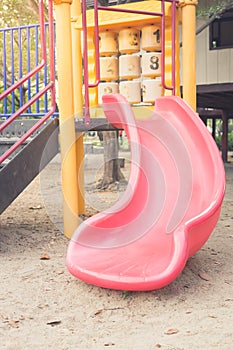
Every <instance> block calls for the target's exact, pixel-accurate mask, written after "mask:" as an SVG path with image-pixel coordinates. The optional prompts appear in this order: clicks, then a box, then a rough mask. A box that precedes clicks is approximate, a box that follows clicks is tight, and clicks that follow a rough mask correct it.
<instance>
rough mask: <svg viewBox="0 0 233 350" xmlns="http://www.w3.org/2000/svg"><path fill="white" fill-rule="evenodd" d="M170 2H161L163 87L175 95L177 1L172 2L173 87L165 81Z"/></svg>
mask: <svg viewBox="0 0 233 350" xmlns="http://www.w3.org/2000/svg"><path fill="white" fill-rule="evenodd" d="M166 1H169V0H161V6H162V13H163V16H162V34H161V40H162V85H163V87H164V89H167V90H172V94H173V95H175V85H176V83H175V80H176V69H175V64H176V49H175V40H176V3H177V0H170V1H169V2H171V3H172V86H168V85H167V84H166V81H165V24H166V23H165V16H164V13H165V2H166Z"/></svg>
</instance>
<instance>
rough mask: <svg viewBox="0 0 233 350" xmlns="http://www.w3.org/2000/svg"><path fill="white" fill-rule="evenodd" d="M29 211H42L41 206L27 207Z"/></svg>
mask: <svg viewBox="0 0 233 350" xmlns="http://www.w3.org/2000/svg"><path fill="white" fill-rule="evenodd" d="M29 209H31V210H39V209H42V206H41V205H36V206H34V207H29Z"/></svg>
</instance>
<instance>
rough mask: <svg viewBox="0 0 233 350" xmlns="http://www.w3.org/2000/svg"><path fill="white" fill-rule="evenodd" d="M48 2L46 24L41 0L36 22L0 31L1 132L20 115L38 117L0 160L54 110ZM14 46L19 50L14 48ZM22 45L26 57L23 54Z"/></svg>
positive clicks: (52, 25) (51, 40)
mask: <svg viewBox="0 0 233 350" xmlns="http://www.w3.org/2000/svg"><path fill="white" fill-rule="evenodd" d="M48 6H49V9H48V10H49V11H48V12H49V22H48V24H45V21H44V2H43V0H40V1H39V10H40V16H39V17H40V24H39V25H34V26H25V27H19V28H6V29H4V30H2V32H1V33H3V34H2V35H3V41H2V44H1V45H2V61H3V86H1V89H2V90H3V91H2V93H1V94H0V103H1V108H2V112H1V115H0V116H2V117H3V116H4V118H6V120H5V121H4V122H3V123H2V124H1V125H0V132H1V131H2V130H3V129H5V128H6V127H7V126H8V125H9V124H10V123H11V122H13V121H14V120H15V119H16V118H17V117H19V116H21V117H22V116H30V117H35V116H37V117H38V116H41V118H40V119H39V120H38V122H37V123H36V124H35V125H34V126H33V127H32V128H31V129H30V130H28V131H27V132H26V133H25V134H24V135H23V136H22V137H21V138H20V139H19V140H18V141H17V142H16V143H15V144H14V145H13V146H12V147H11V148H9V149H8V150H7V152H5V153H4V154H3V155H2V156H1V157H0V164H1V163H2V162H3V161H4V160H5V159H7V158H8V157H9V156H10V155H11V154H12V153H13V152H14V151H15V150H16V149H17V148H18V147H19V146H20V145H21V144H22V143H23V142H25V140H27V139H28V138H29V137H30V136H31V135H32V134H33V133H34V132H35V131H36V130H37V129H39V128H40V127H41V126H42V125H43V124H44V122H45V121H46V120H47V119H48V118H50V117H51V116H52V115H54V113H55V110H56V101H55V65H54V62H55V59H54V54H55V51H54V21H53V9H52V0H49V2H48ZM15 33H16V34H15ZM8 36H9V38H10V40H9V41H7V39H8ZM15 46H17V47H18V50H15ZM24 46H25V48H26V57H23V53H24V52H25V50H24V49H23V48H24ZM16 52H17V54H16ZM0 57H1V56H0Z"/></svg>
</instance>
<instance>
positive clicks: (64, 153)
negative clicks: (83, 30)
mask: <svg viewBox="0 0 233 350" xmlns="http://www.w3.org/2000/svg"><path fill="white" fill-rule="evenodd" d="M71 3H72V0H54V4H55V16H56V48H57V56H56V58H57V62H56V63H57V73H58V99H59V100H58V105H59V120H60V148H61V161H62V191H63V213H64V233H65V235H66V236H67V237H71V236H72V234H73V232H74V230H75V229H76V228H77V225H78V181H77V178H78V177H77V165H76V159H77V157H76V145H75V142H76V138H75V126H74V101H73V72H72V41H71V22H70V17H71V13H70V6H71Z"/></svg>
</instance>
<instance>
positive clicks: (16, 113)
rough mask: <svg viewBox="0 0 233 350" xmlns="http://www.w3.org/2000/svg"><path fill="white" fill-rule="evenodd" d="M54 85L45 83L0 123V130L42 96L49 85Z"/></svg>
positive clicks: (49, 87)
mask: <svg viewBox="0 0 233 350" xmlns="http://www.w3.org/2000/svg"><path fill="white" fill-rule="evenodd" d="M53 85H54V83H53V82H51V83H49V84H48V85H46V86H45V87H44V88H43V89H42V90H41V91H39V92H38V93H37V94H36V95H35V96H33V97H32V98H31V99H30V100H29V101H27V102H26V103H25V104H24V105H23V106H22V107H20V108H19V109H18V110H17V111H16V112H15V113H14V114H12V115H11V116H10V117H9V118H8V119H7V120H6V121H5V122H4V123H2V124H1V125H0V132H1V131H2V130H4V129H5V128H6V127H7V126H8V125H9V124H11V123H12V122H13V121H14V120H15V119H16V118H17V117H18V116H20V114H22V113H23V112H24V111H25V110H26V109H28V107H30V106H31V105H32V104H33V103H35V102H36V101H37V100H38V99H39V98H40V97H41V96H43V95H44V94H45V93H46V92H47V91H48V90H49V89H51V87H52V86H53Z"/></svg>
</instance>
